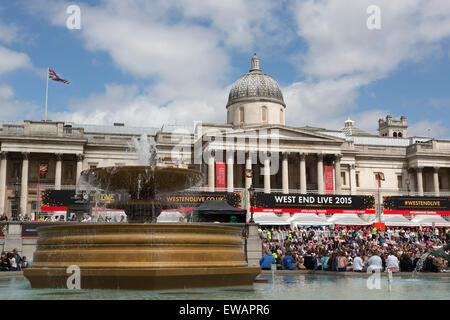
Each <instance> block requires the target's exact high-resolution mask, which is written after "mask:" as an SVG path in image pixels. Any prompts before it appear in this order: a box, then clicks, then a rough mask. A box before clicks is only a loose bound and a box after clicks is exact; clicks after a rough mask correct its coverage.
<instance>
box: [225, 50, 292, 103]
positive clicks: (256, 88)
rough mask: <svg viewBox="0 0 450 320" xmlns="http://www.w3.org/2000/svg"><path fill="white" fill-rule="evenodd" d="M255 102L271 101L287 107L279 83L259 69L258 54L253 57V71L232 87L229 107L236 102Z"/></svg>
mask: <svg viewBox="0 0 450 320" xmlns="http://www.w3.org/2000/svg"><path fill="white" fill-rule="evenodd" d="M254 100H257V101H271V102H276V103H280V104H282V105H283V106H286V104H285V103H284V100H283V94H282V92H281V89H280V86H279V85H278V83H277V82H276V81H275V80H274V79H273V78H272V77H271V76H269V75H267V74H265V73H263V72H262V71H261V70H260V69H259V59H258V56H257V55H256V53H255V54H254V55H253V57H252V69H251V70H250V71H249V73H247V74H244V75H243V76H241V77H240V78H239V79H238V80H237V81H236V82H235V83H234V84H233V86H232V87H231V90H230V94H229V97H228V103H227V107H228V106H229V105H231V104H233V103H236V102H240V101H254Z"/></svg>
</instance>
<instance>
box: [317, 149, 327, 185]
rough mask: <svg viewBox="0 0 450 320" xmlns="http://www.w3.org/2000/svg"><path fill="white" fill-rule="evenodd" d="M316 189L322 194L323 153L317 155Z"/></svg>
mask: <svg viewBox="0 0 450 320" xmlns="http://www.w3.org/2000/svg"><path fill="white" fill-rule="evenodd" d="M317 190H318V191H319V194H324V192H325V188H324V181H323V154H321V153H319V154H318V155H317Z"/></svg>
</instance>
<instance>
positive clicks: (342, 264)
mask: <svg viewBox="0 0 450 320" xmlns="http://www.w3.org/2000/svg"><path fill="white" fill-rule="evenodd" d="M337 261H338V262H337V264H338V271H340V272H343V271H344V272H345V271H347V264H348V260H347V257H346V256H345V252H343V251H341V252H340V253H339V255H338V257H337Z"/></svg>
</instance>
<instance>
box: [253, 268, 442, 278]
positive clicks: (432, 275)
mask: <svg viewBox="0 0 450 320" xmlns="http://www.w3.org/2000/svg"><path fill="white" fill-rule="evenodd" d="M261 274H264V275H272V271H271V270H261ZM275 274H281V275H285V274H286V275H287V274H289V275H297V274H304V275H306V274H311V275H332V276H336V275H338V276H347V277H366V276H368V275H370V274H368V273H365V272H337V271H313V270H275ZM387 275H388V273H387V272H382V273H381V276H383V277H387ZM392 275H393V276H394V277H411V278H412V277H413V272H396V273H393V274H392ZM417 277H418V278H449V277H450V272H421V273H419V274H418V276H417Z"/></svg>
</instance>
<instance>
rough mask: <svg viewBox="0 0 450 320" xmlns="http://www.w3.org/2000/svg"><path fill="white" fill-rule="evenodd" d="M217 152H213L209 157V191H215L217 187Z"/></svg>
mask: <svg viewBox="0 0 450 320" xmlns="http://www.w3.org/2000/svg"><path fill="white" fill-rule="evenodd" d="M214 157H215V152H214V151H212V152H211V156H210V157H209V159H208V191H209V192H214V191H215V187H216V184H215V183H216V168H215V166H214V165H215V159H214Z"/></svg>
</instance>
